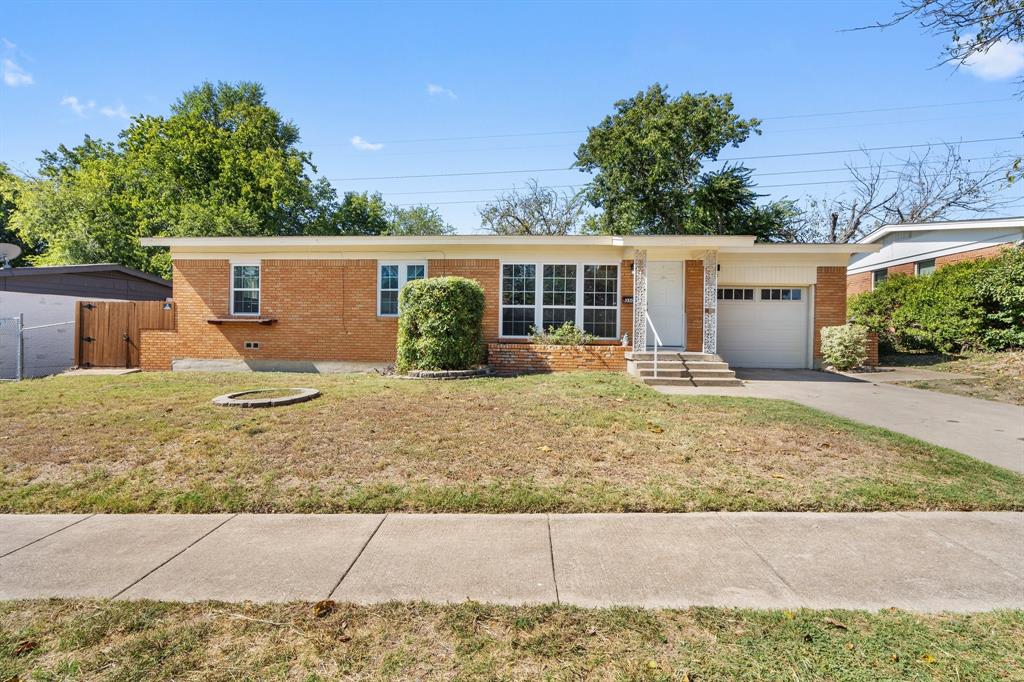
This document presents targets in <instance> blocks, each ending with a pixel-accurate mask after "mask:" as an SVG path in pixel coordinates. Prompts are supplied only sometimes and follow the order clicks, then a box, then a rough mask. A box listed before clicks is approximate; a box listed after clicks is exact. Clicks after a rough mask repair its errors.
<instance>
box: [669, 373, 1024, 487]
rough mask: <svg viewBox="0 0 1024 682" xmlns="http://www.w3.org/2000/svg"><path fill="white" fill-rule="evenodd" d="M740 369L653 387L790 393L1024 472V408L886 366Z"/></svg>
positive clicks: (682, 391) (784, 396)
mask: <svg viewBox="0 0 1024 682" xmlns="http://www.w3.org/2000/svg"><path fill="white" fill-rule="evenodd" d="M736 376H737V377H738V378H740V379H742V380H743V382H744V384H743V386H736V387H715V386H654V387H653V388H655V389H656V390H658V391H661V392H662V393H671V394H674V395H727V396H740V397H747V398H774V399H778V400H792V401H794V402H798V403H800V404H802V405H806V406H808V407H813V408H815V409H818V410H823V411H825V412H831V413H832V414H836V415H839V416H840V417H846V418H847V419H853V420H855V421H859V422H863V423H865V424H871V425H873V426H880V427H882V428H884V429H889V430H890V431H896V432H898V433H903V434H906V435H908V436H913V437H914V438H919V439H921V440H923V441H927V442H929V443H934V444H935V445H941V446H942V447H945V448H950V449H952V450H956V451H958V452H962V453H964V454H967V455H970V456H972V457H976V458H978V459H980V460H982V461H984V462H989V463H990V464H995V465H997V466H1001V467H1006V468H1007V469H1011V470H1013V471H1020V472H1024V407H1020V406H1018V405H1009V404H1005V403H997V402H992V401H991V400H978V399H976V398H966V397H964V396H959V395H951V394H948V393H939V392H937V391H925V390H921V389H917V388H909V387H907V386H893V385H891V384H888V383H886V382H885V380H884V377H886V376H887V375H886V374H885V373H883V372H879V373H878V374H864V375H858V376H857V378H854V377H852V376H847V375H842V374H833V373H831V372H817V371H811V370H806V369H737V370H736ZM861 377H863V378H861ZM876 377H883V379H876Z"/></svg>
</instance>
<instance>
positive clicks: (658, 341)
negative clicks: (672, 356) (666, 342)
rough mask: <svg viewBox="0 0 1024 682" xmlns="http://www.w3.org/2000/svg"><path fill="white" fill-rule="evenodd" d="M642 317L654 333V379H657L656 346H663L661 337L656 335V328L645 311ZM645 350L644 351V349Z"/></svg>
mask: <svg viewBox="0 0 1024 682" xmlns="http://www.w3.org/2000/svg"><path fill="white" fill-rule="evenodd" d="M644 317H646V318H647V324H648V325H650V327H651V331H652V332H654V378H655V379H657V378H658V346H661V345H663V344H662V343H661V336H660V335H659V334H658V329H657V327H655V326H654V321H653V320H651V316H650V314H649V313H648V312H647V311H644ZM645 350H646V349H645Z"/></svg>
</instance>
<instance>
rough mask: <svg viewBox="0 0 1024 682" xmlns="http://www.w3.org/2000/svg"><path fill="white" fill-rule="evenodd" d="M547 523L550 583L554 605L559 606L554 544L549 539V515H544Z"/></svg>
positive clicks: (560, 599)
mask: <svg viewBox="0 0 1024 682" xmlns="http://www.w3.org/2000/svg"><path fill="white" fill-rule="evenodd" d="M544 518H545V519H546V520H547V522H548V554H549V555H550V556H551V582H552V584H554V586H555V604H561V603H562V598H561V597H560V596H559V594H558V574H556V573H555V543H554V541H553V540H552V539H551V514H545V515H544Z"/></svg>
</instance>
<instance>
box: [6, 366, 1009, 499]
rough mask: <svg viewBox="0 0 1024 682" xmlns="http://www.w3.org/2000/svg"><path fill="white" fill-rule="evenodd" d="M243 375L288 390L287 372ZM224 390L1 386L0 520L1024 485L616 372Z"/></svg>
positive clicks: (912, 446) (73, 381)
mask: <svg viewBox="0 0 1024 682" xmlns="http://www.w3.org/2000/svg"><path fill="white" fill-rule="evenodd" d="M245 380H246V381H247V382H250V383H251V385H252V386H253V388H265V389H288V388H290V387H291V386H292V385H293V383H294V381H295V375H294V374H287V373H279V374H275V373H256V374H252V375H247V376H246V377H245ZM238 381H239V375H238V374H237V373H223V374H215V373H187V372H173V373H147V372H142V373H139V374H131V375H127V376H71V377H67V376H59V377H54V378H51V379H41V380H32V381H23V382H21V383H12V384H6V383H5V384H0V405H3V426H4V431H3V434H0V439H2V442H0V512H20V513H41V512H116V513H126V512H355V511H359V512H382V511H422V512H548V511H550V512H556V511H557V512H621V511H630V512H632V511H652V512H670V511H672V512H675V511H715V510H723V511H741V510H750V511H761V510H775V511H869V510H908V509H919V510H931V509H948V510H1024V476H1021V475H1020V474H1016V473H1013V472H1011V471H1008V470H1006V469H1000V468H998V467H995V466H992V465H990V464H986V463H984V462H980V461H978V460H975V459H972V458H970V457H967V456H966V455H962V454H958V453H955V452H952V451H950V450H945V449H943V448H939V447H935V446H932V445H928V444H925V443H922V442H920V441H917V440H914V439H912V438H908V437H905V436H901V435H898V434H895V433H892V432H889V431H885V430H883V429H878V428H874V427H869V426H865V425H863V424H857V423H855V422H851V421H848V420H845V419H841V418H838V417H834V416H831V415H827V414H825V413H822V412H818V411H815V410H812V409H809V408H806V407H802V406H800V405H796V404H794V403H790V402H785V401H779V400H758V399H753V398H727V397H720V396H665V395H662V394H659V393H656V392H654V391H652V390H651V389H650V388H648V387H647V386H644V385H642V384H639V383H637V382H635V381H633V380H632V379H630V378H629V377H627V376H625V375H624V374H617V373H599V372H594V373H587V372H578V373H565V374H547V375H529V376H522V377H517V378H508V379H499V378H480V379H468V380H466V381H412V380H406V381H396V380H394V379H391V378H389V377H383V376H375V375H372V374H364V375H351V374H349V375H341V374H334V375H327V374H324V375H312V374H311V375H307V376H305V377H303V383H304V384H306V385H307V386H310V387H312V388H315V389H316V390H319V391H321V392H322V394H323V395H322V396H321V397H320V398H318V399H317V400H313V401H311V402H306V403H302V404H299V405H293V406H291V407H289V408H287V409H275V410H256V411H254V410H234V409H224V408H222V407H218V406H216V405H213V404H212V403H211V402H210V400H209V398H212V397H213V396H216V395H220V394H223V393H227V392H229V391H231V390H232V389H234V388H236V387H237V386H238ZM205 396H208V397H205ZM111 405H116V406H117V409H111V407H110V406H111Z"/></svg>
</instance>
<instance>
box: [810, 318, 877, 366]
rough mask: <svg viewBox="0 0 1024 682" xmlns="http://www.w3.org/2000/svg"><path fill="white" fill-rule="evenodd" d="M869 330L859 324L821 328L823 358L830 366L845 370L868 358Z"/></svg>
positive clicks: (860, 363) (861, 363) (858, 364)
mask: <svg viewBox="0 0 1024 682" xmlns="http://www.w3.org/2000/svg"><path fill="white" fill-rule="evenodd" d="M867 342H868V330H867V327H864V326H861V325H859V324H844V325H842V326H839V327H822V328H821V358H822V360H824V361H825V364H826V365H828V366H829V367H834V368H835V369H838V370H839V371H840V372H845V371H846V370H848V369H853V368H854V367H860V366H861V365H863V364H864V361H865V360H867V359H868V351H867V348H868V346H867Z"/></svg>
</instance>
